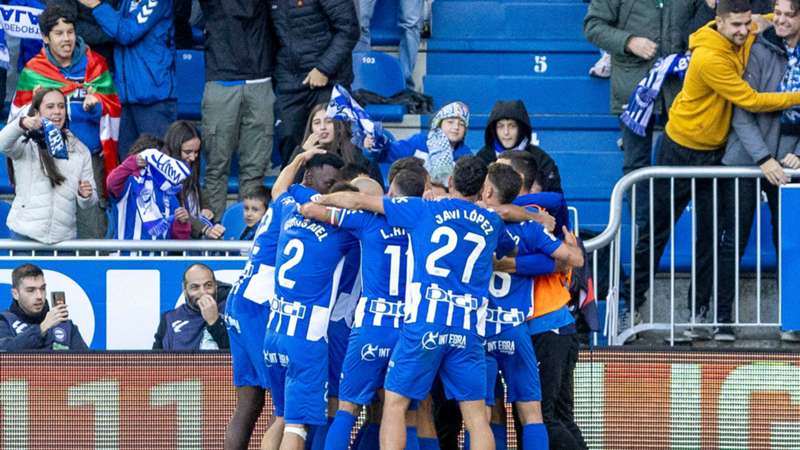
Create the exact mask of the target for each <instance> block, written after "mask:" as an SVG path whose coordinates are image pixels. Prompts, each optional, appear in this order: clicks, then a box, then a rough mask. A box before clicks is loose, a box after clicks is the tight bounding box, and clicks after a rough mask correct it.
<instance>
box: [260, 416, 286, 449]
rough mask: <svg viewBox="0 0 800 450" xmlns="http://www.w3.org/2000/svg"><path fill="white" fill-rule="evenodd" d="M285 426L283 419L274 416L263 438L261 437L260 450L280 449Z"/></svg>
mask: <svg viewBox="0 0 800 450" xmlns="http://www.w3.org/2000/svg"><path fill="white" fill-rule="evenodd" d="M285 425H286V422H284V421H283V417H279V416H275V418H274V419H273V420H272V423H270V424H269V427H267V431H266V432H265V433H264V436H262V437H261V450H278V449H279V448H280V446H281V438H283V427H284V426H285Z"/></svg>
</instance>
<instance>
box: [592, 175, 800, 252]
mask: <svg viewBox="0 0 800 450" xmlns="http://www.w3.org/2000/svg"><path fill="white" fill-rule="evenodd" d="M786 173H787V175H789V176H790V177H800V170H794V169H790V170H786ZM763 175H764V173H763V172H762V171H761V169H759V168H757V167H727V166H708V167H697V166H651V167H645V168H642V169H637V170H634V171H633V172H631V173H628V174H626V175H625V176H623V177H622V178H620V179H619V180H618V181H617V183H616V184H615V185H614V190H613V191H611V201H610V204H609V213H608V225H606V228H605V230H603V232H602V233H600V234H599V235H597V236H595V237H593V238H592V239H588V240H586V241H585V242H584V243H583V245H584V246H585V247H586V251H587V252H588V253H591V252H593V251H595V250H598V249H600V248H603V247H605V246H606V245H608V244H609V243H610V242H611V241H612V240H613V239H614V235H615V234H616V233H617V230H619V227H620V225H621V223H622V201H623V199H624V195H625V192H626V191H628V189H630V187H631V186H632V185H633V184H635V183H639V182H641V181H646V180H649V179H650V178H737V177H746V178H758V177H762V176H763Z"/></svg>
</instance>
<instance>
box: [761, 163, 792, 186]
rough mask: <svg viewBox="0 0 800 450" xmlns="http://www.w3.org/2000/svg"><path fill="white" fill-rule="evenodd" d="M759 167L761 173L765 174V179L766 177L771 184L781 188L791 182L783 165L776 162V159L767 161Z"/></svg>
mask: <svg viewBox="0 0 800 450" xmlns="http://www.w3.org/2000/svg"><path fill="white" fill-rule="evenodd" d="M759 167H761V171H762V172H764V177H766V178H767V181H769V182H770V183H771V184H773V185H775V186H780V185H782V184H786V183H788V182H789V177H787V176H786V172H784V171H783V167H781V164H780V163H779V162H778V161H777V160H775V158H770V159H768V160H766V161H765V162H764V163H763V164H761V166H759Z"/></svg>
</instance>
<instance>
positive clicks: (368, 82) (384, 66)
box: [353, 52, 406, 122]
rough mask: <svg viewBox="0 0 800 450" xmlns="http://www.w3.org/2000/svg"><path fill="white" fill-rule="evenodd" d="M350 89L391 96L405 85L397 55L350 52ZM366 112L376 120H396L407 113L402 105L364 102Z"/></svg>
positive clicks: (400, 119) (401, 118)
mask: <svg viewBox="0 0 800 450" xmlns="http://www.w3.org/2000/svg"><path fill="white" fill-rule="evenodd" d="M353 73H354V75H355V79H354V80H353V91H357V90H359V89H364V90H367V91H370V92H374V93H376V94H378V95H380V96H381V97H386V98H388V97H392V96H393V95H396V94H399V93H401V92H403V90H404V89H405V87H406V84H405V80H404V79H403V70H402V69H401V68H400V62H399V61H398V60H397V58H395V57H393V56H390V55H387V54H385V53H381V52H355V53H353ZM365 109H366V111H367V114H369V115H370V117H371V118H373V119H375V120H383V121H387V122H399V121H402V120H403V114H405V113H406V109H405V106H404V105H367V106H366V107H365Z"/></svg>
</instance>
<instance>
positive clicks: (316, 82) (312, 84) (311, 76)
mask: <svg viewBox="0 0 800 450" xmlns="http://www.w3.org/2000/svg"><path fill="white" fill-rule="evenodd" d="M303 84H305V85H307V86H308V87H309V88H311V89H314V88H318V87H323V86H325V85H327V84H328V76H327V75H325V74H324V73H322V72H320V71H319V70H318V69H317V68H316V67H315V68H313V69H311V71H310V72H308V75H306V78H305V79H304V80H303Z"/></svg>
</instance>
